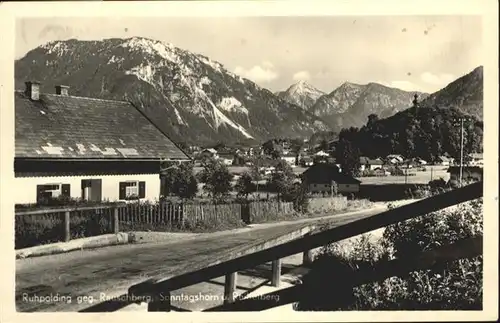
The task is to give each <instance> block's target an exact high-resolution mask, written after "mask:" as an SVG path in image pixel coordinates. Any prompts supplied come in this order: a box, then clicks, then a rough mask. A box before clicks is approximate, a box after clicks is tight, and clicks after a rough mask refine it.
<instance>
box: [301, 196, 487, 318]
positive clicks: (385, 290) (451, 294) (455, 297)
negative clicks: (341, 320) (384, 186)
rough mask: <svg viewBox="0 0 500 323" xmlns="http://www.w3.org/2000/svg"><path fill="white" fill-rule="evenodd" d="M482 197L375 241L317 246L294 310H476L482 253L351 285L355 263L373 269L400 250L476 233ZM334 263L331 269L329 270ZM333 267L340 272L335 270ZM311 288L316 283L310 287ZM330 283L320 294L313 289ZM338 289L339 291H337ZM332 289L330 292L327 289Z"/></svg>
mask: <svg viewBox="0 0 500 323" xmlns="http://www.w3.org/2000/svg"><path fill="white" fill-rule="evenodd" d="M482 219H483V218H482V199H478V200H475V201H470V202H467V203H462V204H460V205H458V206H455V207H451V208H447V209H444V210H441V211H438V212H435V213H432V214H429V215H427V216H424V217H419V218H415V219H411V220H408V221H405V222H402V223H398V224H395V225H391V226H388V227H387V228H386V229H385V231H384V233H383V236H382V238H380V240H379V241H373V239H370V238H369V235H363V236H361V237H358V238H354V242H352V245H351V246H350V248H346V245H347V242H346V241H343V242H338V243H334V244H330V245H328V246H326V247H324V248H322V250H321V252H320V254H319V256H318V260H317V261H315V262H314V263H313V266H312V269H311V271H310V272H309V273H308V274H307V275H306V276H305V277H304V279H303V283H304V285H305V287H306V291H308V292H307V293H304V294H303V299H301V300H300V302H299V303H298V304H297V306H296V308H297V309H298V310H481V309H482V297H483V295H482V283H483V281H482V280H483V277H482V271H483V267H482V256H479V257H476V258H474V259H462V260H457V261H454V262H451V263H448V264H445V265H436V266H434V267H432V268H430V269H427V270H420V271H416V272H412V273H409V274H408V275H406V276H405V277H392V278H388V279H386V280H384V281H382V282H376V283H370V284H365V285H361V286H356V287H354V286H351V285H350V283H349V277H352V275H353V274H354V271H355V270H357V269H359V268H363V267H365V268H376V267H377V265H378V264H379V263H380V262H385V261H387V260H388V259H392V258H397V257H399V256H401V255H405V256H408V255H414V254H417V253H419V252H422V251H424V250H429V249H433V248H436V247H438V246H441V245H445V244H450V243H453V242H456V241H458V240H461V239H466V238H470V237H474V236H478V235H481V234H482V231H483V228H482V221H483V220H482ZM333 268H335V270H336V271H335V274H334V275H332V270H333ZM339 272H340V273H341V274H339ZM312 288H317V289H316V290H313V289H312ZM327 288H330V289H331V291H332V293H328V295H333V296H330V297H325V296H324V295H323V293H318V291H317V290H318V289H319V290H325V289H327ZM339 289H340V291H339ZM333 291H335V292H333Z"/></svg>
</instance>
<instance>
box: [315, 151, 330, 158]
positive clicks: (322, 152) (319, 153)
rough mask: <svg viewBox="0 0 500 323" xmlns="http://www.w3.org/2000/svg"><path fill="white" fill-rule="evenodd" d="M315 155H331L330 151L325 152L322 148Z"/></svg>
mask: <svg viewBox="0 0 500 323" xmlns="http://www.w3.org/2000/svg"><path fill="white" fill-rule="evenodd" d="M314 155H315V156H321V157H328V156H330V154H329V153H327V152H325V151H324V150H320V151H318V152H317V153H315V154H314Z"/></svg>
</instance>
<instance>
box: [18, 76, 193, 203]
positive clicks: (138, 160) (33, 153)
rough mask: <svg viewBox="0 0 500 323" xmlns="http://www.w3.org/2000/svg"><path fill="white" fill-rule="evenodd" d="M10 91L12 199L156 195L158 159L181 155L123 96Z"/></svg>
mask: <svg viewBox="0 0 500 323" xmlns="http://www.w3.org/2000/svg"><path fill="white" fill-rule="evenodd" d="M68 92H69V88H68V87H65V86H57V87H56V93H55V94H45V93H40V83H37V82H26V89H25V90H24V91H16V92H15V94H14V98H15V99H14V100H15V101H14V102H15V157H14V176H15V179H14V182H13V187H12V191H13V192H14V203H16V204H27V203H37V202H42V201H45V200H47V199H51V198H58V197H61V196H63V197H68V198H75V199H76V198H78V199H83V200H90V201H102V200H105V199H106V200H110V201H117V200H129V199H146V200H154V199H159V197H160V195H161V187H162V186H163V185H162V184H161V183H162V180H161V177H160V167H161V162H162V161H174V162H175V161H178V162H180V161H187V160H189V158H188V157H187V155H186V154H185V153H184V152H183V151H182V150H181V149H179V148H178V147H177V146H176V145H175V144H174V143H173V142H172V141H171V140H170V139H169V138H168V136H167V135H166V134H164V133H163V132H161V131H160V130H159V129H158V128H157V127H156V126H155V125H154V124H153V123H151V121H150V120H149V119H148V118H147V117H146V116H145V115H144V114H143V112H142V109H140V108H137V107H135V106H134V105H133V104H132V103H130V102H125V101H112V100H101V99H94V98H87V97H76V96H72V95H69V93H68Z"/></svg>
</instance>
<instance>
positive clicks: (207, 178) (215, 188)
mask: <svg viewBox="0 0 500 323" xmlns="http://www.w3.org/2000/svg"><path fill="white" fill-rule="evenodd" d="M199 176H200V177H199V178H200V181H201V182H202V183H204V184H205V185H204V187H203V189H204V190H205V191H207V192H208V193H209V195H210V196H211V197H212V199H214V200H215V201H222V200H224V199H225V198H226V197H227V196H228V195H229V192H230V191H231V189H232V187H231V181H232V179H233V175H232V174H231V173H230V172H229V169H228V168H227V166H226V165H224V164H223V163H222V162H221V161H219V160H216V159H213V158H212V159H209V160H207V161H206V162H205V163H204V165H203V169H202V171H201V172H200V174H199Z"/></svg>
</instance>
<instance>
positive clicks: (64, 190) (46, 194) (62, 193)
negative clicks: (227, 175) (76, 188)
mask: <svg viewBox="0 0 500 323" xmlns="http://www.w3.org/2000/svg"><path fill="white" fill-rule="evenodd" d="M70 196H71V194H70V185H69V184H61V183H57V184H42V185H37V186H36V200H37V202H38V203H43V202H48V201H49V200H51V199H57V198H60V197H70Z"/></svg>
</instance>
